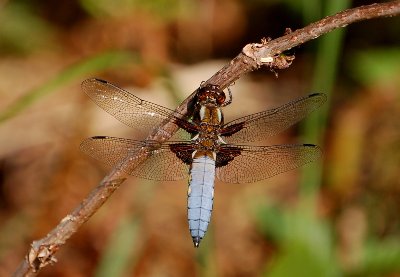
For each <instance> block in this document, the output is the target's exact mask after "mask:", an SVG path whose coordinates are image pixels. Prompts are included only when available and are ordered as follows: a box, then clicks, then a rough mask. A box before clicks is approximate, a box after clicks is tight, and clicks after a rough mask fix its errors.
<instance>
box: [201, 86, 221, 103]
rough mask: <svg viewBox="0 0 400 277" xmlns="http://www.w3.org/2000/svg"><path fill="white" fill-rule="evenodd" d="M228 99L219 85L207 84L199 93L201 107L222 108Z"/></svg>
mask: <svg viewBox="0 0 400 277" xmlns="http://www.w3.org/2000/svg"><path fill="white" fill-rule="evenodd" d="M225 99H226V96H225V93H224V91H223V90H221V89H220V87H219V86H217V85H211V84H207V85H205V86H201V87H200V88H199V89H198V91H197V103H198V104H199V105H213V106H217V107H220V106H221V105H222V104H224V102H225Z"/></svg>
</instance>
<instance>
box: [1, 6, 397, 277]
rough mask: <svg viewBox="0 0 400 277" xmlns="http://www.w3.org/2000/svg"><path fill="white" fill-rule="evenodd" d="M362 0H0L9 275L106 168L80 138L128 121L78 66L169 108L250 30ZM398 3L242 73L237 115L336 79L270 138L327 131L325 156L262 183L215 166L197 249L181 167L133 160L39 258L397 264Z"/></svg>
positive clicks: (275, 29) (110, 131)
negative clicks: (111, 191)
mask: <svg viewBox="0 0 400 277" xmlns="http://www.w3.org/2000/svg"><path fill="white" fill-rule="evenodd" d="M367 2H370V1H353V2H351V1H345V0H340V1H334V0H331V1H321V0H314V1H293V0H292V1H289V0H286V1H284V0H275V1H262V0H253V1H239V0H237V1H213V0H211V1H186V0H180V1H179V0H175V1H165V0H158V1H145V0H131V1H128V0H124V1H122V0H119V1H93V0H80V1H78V0H77V1H75V0H72V1H64V0H61V1H38V0H36V1H24V0H14V1H13V0H9V1H1V2H0V55H1V58H0V97H1V101H0V118H1V120H0V276H9V275H10V273H11V272H12V271H13V270H14V269H15V268H16V266H17V264H18V263H19V261H20V260H21V259H22V258H23V256H24V255H25V254H26V250H27V249H28V245H29V243H30V242H31V241H32V240H34V239H38V238H40V237H42V236H44V235H45V234H46V233H47V232H48V231H49V230H50V229H52V228H53V227H54V226H55V225H56V224H57V223H58V221H59V220H60V219H61V218H63V216H65V215H66V214H67V213H68V212H69V211H70V210H71V209H73V208H74V207H75V206H76V205H77V204H78V203H79V202H80V201H81V200H82V199H83V198H84V197H85V196H86V195H87V194H88V192H89V191H90V190H91V188H93V187H94V186H95V185H96V184H97V182H98V181H99V180H100V179H101V178H102V176H104V175H105V173H106V170H107V169H106V168H105V167H102V166H101V165H99V164H98V163H97V162H96V161H94V160H92V159H90V158H88V157H85V156H84V155H83V154H81V153H80V152H79V150H78V146H79V143H80V141H81V140H82V139H83V138H85V137H88V136H92V135H112V136H121V137H131V136H132V135H133V134H132V133H131V130H129V128H128V127H126V126H123V125H122V124H121V123H119V122H118V121H117V120H116V119H113V118H112V117H111V116H109V115H108V114H107V113H105V112H103V111H101V110H100V109H98V108H97V107H96V105H95V104H94V103H92V102H90V100H89V99H88V98H87V97H86V96H85V95H84V94H83V93H82V92H81V90H80V87H79V85H80V83H81V82H82V81H83V80H84V79H86V78H88V77H93V76H96V77H100V78H104V79H107V80H109V81H111V82H113V83H115V84H118V85H119V86H122V87H125V88H127V89H128V90H130V91H132V92H133V93H135V94H136V95H138V96H139V97H141V98H144V99H146V100H149V101H152V102H156V103H158V104H161V105H164V106H168V107H170V108H173V107H174V106H175V105H176V103H177V102H178V101H179V100H181V99H184V98H185V96H187V95H188V94H189V93H191V92H192V91H193V90H194V89H195V88H196V87H197V86H198V85H199V84H200V82H201V81H204V80H206V79H207V78H209V77H210V76H211V75H212V74H213V73H214V72H216V71H217V70H218V69H219V68H220V67H221V66H223V65H224V63H226V62H228V61H229V60H230V59H231V58H233V57H234V56H235V55H236V54H237V53H239V51H240V50H241V48H242V47H243V46H244V45H245V44H246V43H250V42H257V41H259V40H260V39H261V38H262V37H265V36H270V37H277V36H279V35H281V34H283V33H284V30H285V28H287V27H290V28H292V29H296V28H300V27H303V26H304V25H306V24H308V23H310V22H312V21H315V20H318V19H319V18H321V17H323V16H325V15H328V14H333V13H335V12H336V11H339V10H342V9H345V8H346V7H354V6H358V5H362V4H368V3H367ZM399 21H400V19H399V18H387V19H375V20H371V21H366V22H361V23H357V24H354V25H350V26H348V27H347V28H345V29H343V30H337V31H335V32H333V33H332V34H329V35H327V36H323V37H321V38H319V39H317V40H316V41H313V42H310V43H307V44H304V45H303V46H302V47H300V48H298V49H296V60H295V61H294V64H293V65H292V66H291V67H290V68H289V69H288V70H285V71H281V72H279V78H275V76H274V74H272V73H270V72H269V71H267V70H260V71H257V72H254V73H251V74H249V75H247V76H246V77H244V78H242V79H240V80H238V81H237V82H236V84H235V85H234V86H233V87H232V90H233V93H234V99H233V104H232V105H231V106H230V107H227V108H226V109H225V117H226V119H227V120H228V121H229V119H234V118H235V117H238V116H240V115H244V114H250V113H254V112H257V111H261V110H264V109H267V108H271V107H274V106H278V105H281V104H283V103H285V102H287V101H289V100H291V99H294V98H296V97H299V96H301V95H305V94H308V93H310V92H314V91H318V92H324V93H327V94H328V95H329V99H330V100H329V101H328V102H329V103H328V104H326V105H325V107H324V108H323V109H321V111H318V112H316V113H315V114H313V115H312V116H311V117H310V119H309V121H307V122H304V123H303V124H302V125H301V126H300V127H299V128H296V127H295V128H291V129H290V130H289V131H287V132H285V133H283V134H281V135H279V136H277V137H275V138H271V139H270V140H266V141H265V142H263V143H262V144H265V145H267V144H280V143H293V142H301V143H316V144H320V145H321V146H322V147H323V149H324V158H323V159H322V160H321V161H320V162H318V163H314V164H310V165H307V166H306V167H305V168H304V169H302V170H296V171H293V172H288V173H285V174H281V175H280V176H277V177H274V178H272V179H269V180H266V181H263V182H259V183H256V184H246V185H229V184H224V183H220V182H217V184H216V192H215V205H214V214H213V219H212V223H211V228H210V230H209V231H208V234H207V235H206V238H205V239H204V241H203V242H202V245H201V246H200V249H193V246H192V243H191V238H190V236H189V232H188V230H187V229H188V227H187V221H186V181H182V182H171V183H169V182H165V183H154V182H149V181H145V180H140V179H137V178H134V177H132V178H129V179H128V181H126V182H125V183H124V184H123V186H122V187H121V189H120V190H119V191H117V192H116V193H115V195H114V196H113V197H112V198H111V199H110V201H109V202H108V203H106V204H105V205H104V207H103V208H102V209H101V210H100V211H99V212H98V213H97V214H96V215H95V216H94V217H93V218H91V219H90V220H89V221H88V222H87V224H86V225H85V226H84V228H82V229H81V230H80V231H79V233H77V234H76V235H75V236H74V237H73V238H72V239H71V240H70V241H69V242H68V243H67V245H65V246H64V247H63V249H62V250H61V251H59V253H58V254H57V258H58V260H59V262H58V263H57V264H55V265H54V266H52V267H48V268H46V269H44V270H43V271H42V272H41V276H160V275H163V276H260V275H263V276H397V275H399V276H400V266H399V265H400V216H399V211H400V181H399V180H400V171H399V170H398V169H399V165H400V147H399V145H400V131H399V130H400V125H399V124H400V123H399V122H400V121H399V120H398V118H400V101H399V100H400V96H399V95H400V81H399V78H398V77H397V76H400V63H399V61H400V47H399V45H400V44H399V43H400V37H399V36H398V34H399V33H400V30H399V28H400V22H399ZM260 144H261V143H260Z"/></svg>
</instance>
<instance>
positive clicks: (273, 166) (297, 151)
mask: <svg viewBox="0 0 400 277" xmlns="http://www.w3.org/2000/svg"><path fill="white" fill-rule="evenodd" d="M232 149H234V151H235V152H236V153H235V154H234V156H235V157H234V158H233V160H231V161H230V162H229V163H228V164H227V165H225V166H222V167H219V168H217V173H216V176H217V178H218V179H219V180H221V181H224V182H227V183H252V182H256V181H260V180H263V179H267V178H270V177H272V176H275V175H277V174H280V173H282V172H285V171H288V170H292V169H295V168H297V167H300V166H302V165H304V164H306V163H309V162H312V161H315V160H317V159H318V158H320V157H321V155H322V152H321V149H320V148H319V147H318V146H316V145H312V144H303V145H274V146H245V145H244V146H241V145H240V146H237V145H224V146H222V147H221V149H220V151H219V153H217V159H218V155H227V156H229V155H232V154H230V153H232ZM239 153H240V154H239Z"/></svg>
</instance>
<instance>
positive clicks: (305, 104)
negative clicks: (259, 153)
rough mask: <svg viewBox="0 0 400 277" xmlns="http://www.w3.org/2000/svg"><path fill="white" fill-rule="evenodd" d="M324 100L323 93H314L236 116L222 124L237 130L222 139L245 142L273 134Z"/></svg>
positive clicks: (231, 141) (291, 123)
mask: <svg viewBox="0 0 400 277" xmlns="http://www.w3.org/2000/svg"><path fill="white" fill-rule="evenodd" d="M325 101H326V95H325V94H320V93H315V94H310V95H308V96H306V97H303V98H300V99H297V100H294V101H292V102H290V103H287V104H285V105H283V106H281V107H278V108H275V109H271V110H267V111H263V112H259V113H255V114H251V115H248V116H244V117H241V118H238V119H236V120H233V121H231V122H229V123H227V124H225V125H224V126H223V128H222V129H225V130H239V131H238V132H237V133H234V134H233V135H232V136H229V135H228V136H226V137H224V140H225V141H226V142H229V143H247V142H253V141H259V140H261V139H263V138H265V137H268V136H272V135H275V134H277V133H279V132H282V131H283V130H285V129H287V128H288V127H290V126H291V125H293V124H295V123H296V122H299V121H300V120H301V119H303V118H304V117H306V116H307V115H308V114H309V113H311V112H312V111H314V110H315V109H317V108H318V107H319V106H321V105H322V104H323V103H324V102H325Z"/></svg>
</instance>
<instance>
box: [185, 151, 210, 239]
mask: <svg viewBox="0 0 400 277" xmlns="http://www.w3.org/2000/svg"><path fill="white" fill-rule="evenodd" d="M214 179H215V160H214V159H212V158H210V157H209V156H200V157H196V158H194V159H193V164H192V166H191V169H190V180H189V188H188V221H189V229H190V234H191V236H192V238H193V243H194V245H195V246H196V247H198V246H199V243H200V241H201V239H202V238H203V237H204V235H205V233H206V231H207V227H208V224H209V223H210V219H211V212H212V208H213V199H214Z"/></svg>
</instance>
